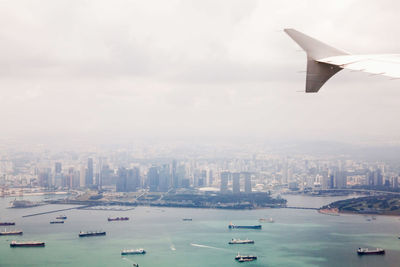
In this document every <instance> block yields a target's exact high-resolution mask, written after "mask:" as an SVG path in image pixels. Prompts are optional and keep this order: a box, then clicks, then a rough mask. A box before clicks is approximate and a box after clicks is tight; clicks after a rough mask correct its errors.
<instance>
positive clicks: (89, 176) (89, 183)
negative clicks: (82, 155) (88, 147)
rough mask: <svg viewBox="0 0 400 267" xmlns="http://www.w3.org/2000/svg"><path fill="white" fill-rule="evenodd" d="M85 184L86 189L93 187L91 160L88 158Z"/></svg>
mask: <svg viewBox="0 0 400 267" xmlns="http://www.w3.org/2000/svg"><path fill="white" fill-rule="evenodd" d="M85 184H86V186H87V187H90V186H92V185H93V159H92V158H88V163H87V172H86V181H85Z"/></svg>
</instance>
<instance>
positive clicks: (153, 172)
mask: <svg viewBox="0 0 400 267" xmlns="http://www.w3.org/2000/svg"><path fill="white" fill-rule="evenodd" d="M147 180H148V183H149V187H150V192H157V191H158V190H159V188H158V187H159V184H160V176H159V172H158V168H157V167H155V166H153V167H151V168H150V169H149V171H148V173H147Z"/></svg>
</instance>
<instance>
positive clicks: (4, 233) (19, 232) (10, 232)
mask: <svg viewBox="0 0 400 267" xmlns="http://www.w3.org/2000/svg"><path fill="white" fill-rule="evenodd" d="M22 233H23V232H22V231H20V230H11V231H6V230H4V231H3V232H0V235H22Z"/></svg>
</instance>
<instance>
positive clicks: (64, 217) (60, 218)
mask: <svg viewBox="0 0 400 267" xmlns="http://www.w3.org/2000/svg"><path fill="white" fill-rule="evenodd" d="M56 219H57V220H66V219H67V216H65V215H60V216H57V217H56Z"/></svg>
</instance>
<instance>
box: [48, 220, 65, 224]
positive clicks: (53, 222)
mask: <svg viewBox="0 0 400 267" xmlns="http://www.w3.org/2000/svg"><path fill="white" fill-rule="evenodd" d="M55 223H64V221H50V224H55Z"/></svg>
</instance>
